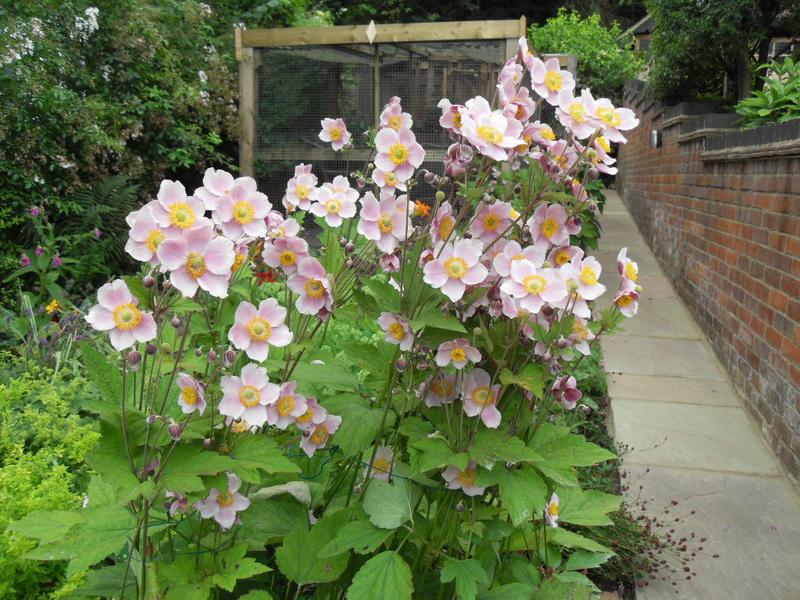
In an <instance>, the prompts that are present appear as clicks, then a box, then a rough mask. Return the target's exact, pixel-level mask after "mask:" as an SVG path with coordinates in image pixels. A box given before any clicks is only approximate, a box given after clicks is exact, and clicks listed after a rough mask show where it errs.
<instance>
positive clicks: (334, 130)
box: [328, 127, 342, 142]
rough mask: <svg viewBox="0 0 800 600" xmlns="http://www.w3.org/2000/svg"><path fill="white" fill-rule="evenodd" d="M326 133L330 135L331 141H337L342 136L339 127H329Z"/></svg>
mask: <svg viewBox="0 0 800 600" xmlns="http://www.w3.org/2000/svg"><path fill="white" fill-rule="evenodd" d="M328 134H329V135H330V136H331V141H333V142H337V141H339V140H340V139H341V137H342V130H341V128H339V127H331V128H330V130H329V131H328Z"/></svg>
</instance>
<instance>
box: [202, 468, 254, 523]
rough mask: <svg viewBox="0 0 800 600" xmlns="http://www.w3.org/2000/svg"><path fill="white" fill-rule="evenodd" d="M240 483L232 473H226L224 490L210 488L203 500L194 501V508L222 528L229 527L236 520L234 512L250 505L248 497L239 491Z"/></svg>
mask: <svg viewBox="0 0 800 600" xmlns="http://www.w3.org/2000/svg"><path fill="white" fill-rule="evenodd" d="M241 485H242V481H241V479H239V478H238V477H237V476H236V475H234V474H233V473H228V487H227V489H226V490H225V491H224V492H220V491H219V490H218V489H217V488H212V489H211V492H209V494H208V497H207V498H206V499H205V500H198V501H197V502H195V505H194V507H195V509H197V510H198V511H200V516H201V517H202V518H204V519H211V518H213V519H214V520H215V521H216V522H217V523H219V526H220V527H222V528H223V529H230V528H231V527H233V524H234V523H235V522H236V513H238V512H241V511H243V510H245V509H246V508H247V507H248V506H250V499H249V498H247V497H246V496H243V495H242V494H240V493H239V488H240V487H241Z"/></svg>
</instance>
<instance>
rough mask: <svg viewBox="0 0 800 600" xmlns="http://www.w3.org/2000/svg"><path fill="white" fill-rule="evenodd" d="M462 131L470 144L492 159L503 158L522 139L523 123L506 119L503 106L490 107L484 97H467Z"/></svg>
mask: <svg viewBox="0 0 800 600" xmlns="http://www.w3.org/2000/svg"><path fill="white" fill-rule="evenodd" d="M461 131H462V133H463V135H464V137H465V138H466V139H467V141H469V143H470V144H472V145H473V146H475V148H476V149H477V150H478V152H480V153H481V154H483V155H484V156H488V157H489V158H491V159H493V160H506V159H507V158H508V151H509V150H511V149H513V148H516V147H517V146H519V145H521V144H523V143H524V140H523V139H522V138H521V137H520V136H521V134H522V123H520V122H519V121H517V120H516V119H513V118H512V119H509V118H508V117H506V116H505V115H504V114H503V111H502V110H495V111H492V109H491V107H490V106H489V103H488V102H487V101H486V99H485V98H483V97H481V96H476V97H475V98H471V99H469V100H467V104H466V107H465V109H464V110H463V111H462V113H461Z"/></svg>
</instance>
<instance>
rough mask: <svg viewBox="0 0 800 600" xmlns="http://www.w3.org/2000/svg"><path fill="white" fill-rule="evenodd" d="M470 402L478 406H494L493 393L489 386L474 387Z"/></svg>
mask: <svg viewBox="0 0 800 600" xmlns="http://www.w3.org/2000/svg"><path fill="white" fill-rule="evenodd" d="M472 401H473V402H474V403H475V404H477V405H478V406H484V405H486V404H494V392H492V388H490V387H489V386H486V385H484V386H481V387H476V388H475V389H474V390H472Z"/></svg>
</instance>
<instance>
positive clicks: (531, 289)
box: [522, 275, 547, 296]
mask: <svg viewBox="0 0 800 600" xmlns="http://www.w3.org/2000/svg"><path fill="white" fill-rule="evenodd" d="M522 286H523V287H524V288H525V290H526V291H527V292H528V293H529V294H532V295H534V296H536V295H538V294H541V293H542V292H543V291H544V290H545V288H546V287H547V280H546V279H545V278H544V277H542V276H541V275H528V276H527V277H526V278H525V279H524V280H523V282H522Z"/></svg>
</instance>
